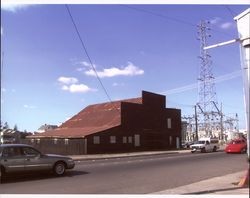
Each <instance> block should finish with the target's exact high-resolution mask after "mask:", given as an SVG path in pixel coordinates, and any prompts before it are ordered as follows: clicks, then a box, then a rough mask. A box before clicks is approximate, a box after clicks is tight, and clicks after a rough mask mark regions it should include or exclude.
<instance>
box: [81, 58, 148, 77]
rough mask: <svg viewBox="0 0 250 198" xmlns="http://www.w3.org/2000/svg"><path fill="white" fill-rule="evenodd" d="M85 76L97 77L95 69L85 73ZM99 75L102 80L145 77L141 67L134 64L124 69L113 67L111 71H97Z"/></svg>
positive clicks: (129, 64)
mask: <svg viewBox="0 0 250 198" xmlns="http://www.w3.org/2000/svg"><path fill="white" fill-rule="evenodd" d="M85 74H86V75H88V76H96V74H95V72H94V70H93V69H90V70H88V71H85ZM97 74H98V76H99V77H100V78H105V77H114V76H135V75H143V74H144V71H143V70H142V69H140V68H139V67H137V66H135V65H133V63H131V62H129V63H128V65H127V66H126V67H124V68H117V67H111V68H109V69H103V71H97Z"/></svg>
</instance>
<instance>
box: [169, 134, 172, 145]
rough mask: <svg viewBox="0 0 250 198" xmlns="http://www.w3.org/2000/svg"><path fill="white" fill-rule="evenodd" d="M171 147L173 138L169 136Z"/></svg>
mask: <svg viewBox="0 0 250 198" xmlns="http://www.w3.org/2000/svg"><path fill="white" fill-rule="evenodd" d="M169 145H170V146H171V145H172V136H169Z"/></svg>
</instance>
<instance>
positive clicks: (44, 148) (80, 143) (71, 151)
mask: <svg viewBox="0 0 250 198" xmlns="http://www.w3.org/2000/svg"><path fill="white" fill-rule="evenodd" d="M21 143H22V144H28V145H31V146H33V147H35V148H37V149H38V150H40V151H41V152H42V153H53V154H61V155H83V154H87V140H86V139H21Z"/></svg>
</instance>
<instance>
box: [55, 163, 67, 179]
mask: <svg viewBox="0 0 250 198" xmlns="http://www.w3.org/2000/svg"><path fill="white" fill-rule="evenodd" d="M65 169H66V167H65V164H64V163H63V162H57V163H56V164H55V166H54V169H53V171H54V174H55V175H57V176H61V175H63V174H64V173H65Z"/></svg>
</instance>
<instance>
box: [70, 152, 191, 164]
mask: <svg viewBox="0 0 250 198" xmlns="http://www.w3.org/2000/svg"><path fill="white" fill-rule="evenodd" d="M178 153H190V150H179V151H178V150H175V151H151V152H150V151H149V152H131V153H118V154H93V155H70V156H69V157H71V158H72V159H73V160H75V161H85V160H97V159H107V158H108V159H111V158H125V157H139V156H147V155H163V154H178Z"/></svg>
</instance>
